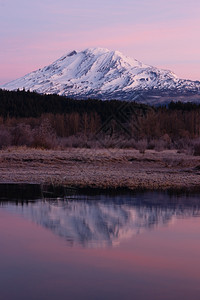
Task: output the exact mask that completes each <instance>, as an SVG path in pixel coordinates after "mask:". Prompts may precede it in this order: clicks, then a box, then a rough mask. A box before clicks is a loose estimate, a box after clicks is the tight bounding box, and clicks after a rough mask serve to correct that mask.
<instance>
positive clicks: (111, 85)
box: [1, 48, 200, 102]
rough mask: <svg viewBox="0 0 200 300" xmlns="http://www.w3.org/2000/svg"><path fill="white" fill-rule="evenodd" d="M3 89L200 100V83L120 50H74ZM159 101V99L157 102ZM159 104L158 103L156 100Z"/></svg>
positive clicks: (131, 97)
mask: <svg viewBox="0 0 200 300" xmlns="http://www.w3.org/2000/svg"><path fill="white" fill-rule="evenodd" d="M1 88H3V89H7V90H16V89H18V88H19V89H25V90H30V91H36V92H38V93H46V94H53V93H56V94H59V95H64V96H69V97H74V98H78V99H80V98H89V97H93V98H100V99H119V100H133V99H134V98H135V96H136V95H138V94H141V93H142V94H144V95H146V96H145V97H146V102H149V101H148V100H147V98H148V97H150V98H149V99H153V98H152V96H155V97H160V96H162V97H163V96H164V97H166V96H172V95H173V96H177V95H178V96H180V95H181V96H187V95H190V96H191V95H195V97H196V95H197V96H198V95H199V96H198V99H199V101H200V82H199V81H191V80H184V79H179V78H178V77H177V76H176V75H175V74H174V73H173V72H171V71H168V70H162V69H158V68H155V67H152V66H149V65H145V64H143V63H141V62H139V61H137V60H135V59H133V58H130V57H127V56H124V55H123V54H122V53H120V52H118V51H109V50H108V49H104V48H89V49H86V50H84V51H81V52H76V51H72V52H70V53H69V54H67V55H64V56H62V57H61V58H60V59H58V60H56V61H55V62H53V63H52V64H51V65H49V66H46V67H44V68H42V69H39V70H37V71H34V72H31V73H29V74H27V75H25V76H24V77H22V78H19V79H16V80H14V81H12V82H9V83H7V84H5V85H3V86H1ZM154 100H155V99H154ZM154 102H155V101H154Z"/></svg>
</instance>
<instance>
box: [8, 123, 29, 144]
mask: <svg viewBox="0 0 200 300" xmlns="http://www.w3.org/2000/svg"><path fill="white" fill-rule="evenodd" d="M11 135H12V145H13V146H23V145H26V146H31V144H32V142H33V135H32V130H31V127H30V125H26V124H24V123H19V124H17V125H16V126H15V127H13V128H12V129H11Z"/></svg>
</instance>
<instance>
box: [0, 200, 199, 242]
mask: <svg viewBox="0 0 200 300" xmlns="http://www.w3.org/2000/svg"><path fill="white" fill-rule="evenodd" d="M163 197H164V198H163ZM163 197H160V198H159V197H158V198H155V197H154V198H153V200H151V199H150V198H149V197H147V196H146V198H145V197H143V199H141V197H133V198H132V199H131V198H130V199H128V198H127V199H126V196H123V197H122V196H121V200H120V197H117V198H116V199H111V198H109V199H108V198H107V197H104V198H103V199H101V200H95V201H93V200H76V201H75V200H74V201H63V200H55V201H51V200H49V201H44V200H43V201H37V202H33V203H28V204H25V205H23V206H22V205H13V204H11V203H7V204H4V208H7V209H9V210H11V209H12V211H13V212H14V213H20V214H22V215H24V216H25V217H26V218H28V219H31V220H32V221H34V222H36V223H37V224H40V225H41V226H43V227H45V228H48V229H50V230H51V231H53V232H54V233H55V234H56V235H59V236H61V237H63V238H65V239H66V240H67V241H68V242H69V243H70V244H71V245H73V244H81V245H83V246H86V247H87V246H100V247H103V246H109V245H115V244H117V243H120V241H121V240H122V239H124V238H130V237H131V236H133V235H134V234H138V233H140V232H141V231H144V230H148V229H153V228H155V227H157V226H162V225H166V224H169V222H170V221H171V220H172V219H175V218H179V217H180V218H185V217H195V216H199V215H200V201H198V199H195V201H194V199H193V201H188V200H189V199H186V200H187V201H185V199H182V200H181V199H178V198H174V199H172V198H170V201H169V197H167V198H168V199H166V195H164V196H163ZM166 200H168V201H166Z"/></svg>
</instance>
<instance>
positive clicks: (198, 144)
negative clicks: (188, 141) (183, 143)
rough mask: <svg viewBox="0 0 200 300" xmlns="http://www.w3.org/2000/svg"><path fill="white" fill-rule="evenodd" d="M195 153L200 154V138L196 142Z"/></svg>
mask: <svg viewBox="0 0 200 300" xmlns="http://www.w3.org/2000/svg"><path fill="white" fill-rule="evenodd" d="M193 155H195V156H200V139H198V140H197V141H195V142H194V152H193Z"/></svg>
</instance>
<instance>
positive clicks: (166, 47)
mask: <svg viewBox="0 0 200 300" xmlns="http://www.w3.org/2000/svg"><path fill="white" fill-rule="evenodd" d="M199 15H200V1H199V0H190V1H188V0H168V1H166V0H123V1H122V0H101V1H99V0H98V1H97V0H84V1H83V0H73V1H72V0H56V1H55V0H34V1H33V0H0V84H3V83H6V82H8V81H10V80H12V79H16V78H18V77H20V76H23V75H25V74H26V73H29V72H31V71H33V70H36V69H38V68H41V67H43V66H45V65H48V64H50V63H51V62H53V61H54V60H56V59H58V58H59V57H60V56H62V55H64V54H65V53H68V52H69V51H71V50H73V49H75V50H84V49H85V48H88V47H105V48H108V49H110V50H119V51H121V52H122V53H124V54H125V55H128V56H131V57H134V58H136V59H138V60H140V61H142V62H144V63H146V64H150V65H154V66H157V67H162V68H165V69H170V70H172V71H174V72H175V73H176V74H177V75H178V76H179V77H180V78H187V79H192V80H200V33H199V32H200V17H199Z"/></svg>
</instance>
